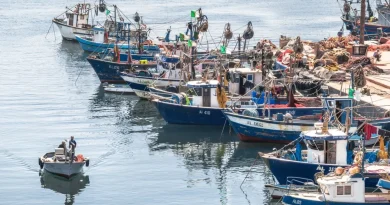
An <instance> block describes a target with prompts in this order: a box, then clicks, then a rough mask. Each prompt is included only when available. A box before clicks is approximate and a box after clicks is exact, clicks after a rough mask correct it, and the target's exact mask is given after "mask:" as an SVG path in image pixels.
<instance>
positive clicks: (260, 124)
mask: <svg viewBox="0 0 390 205" xmlns="http://www.w3.org/2000/svg"><path fill="white" fill-rule="evenodd" d="M246 124H247V125H253V126H257V127H263V123H261V122H252V121H247V122H246Z"/></svg>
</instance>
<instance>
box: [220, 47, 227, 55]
mask: <svg viewBox="0 0 390 205" xmlns="http://www.w3.org/2000/svg"><path fill="white" fill-rule="evenodd" d="M221 54H226V47H225V46H221Z"/></svg>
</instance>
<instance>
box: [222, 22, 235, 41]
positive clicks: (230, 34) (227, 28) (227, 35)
mask: <svg viewBox="0 0 390 205" xmlns="http://www.w3.org/2000/svg"><path fill="white" fill-rule="evenodd" d="M223 35H224V36H225V39H227V40H230V39H232V37H233V32H232V31H231V30H230V23H227V24H226V25H225V31H224V32H223Z"/></svg>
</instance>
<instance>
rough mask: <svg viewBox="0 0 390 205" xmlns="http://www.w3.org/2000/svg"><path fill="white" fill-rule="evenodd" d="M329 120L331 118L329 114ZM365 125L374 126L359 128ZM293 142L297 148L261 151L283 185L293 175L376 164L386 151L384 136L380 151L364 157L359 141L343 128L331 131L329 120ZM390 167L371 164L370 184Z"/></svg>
mask: <svg viewBox="0 0 390 205" xmlns="http://www.w3.org/2000/svg"><path fill="white" fill-rule="evenodd" d="M325 119H329V118H328V115H327V114H326V116H325ZM371 123H372V122H371ZM377 123H379V122H377ZM365 126H367V127H369V126H372V125H371V124H364V125H362V126H360V127H359V130H360V129H365V130H368V128H365ZM344 129H345V128H344ZM369 132H370V131H369ZM363 140H365V139H363ZM302 141H303V142H304V143H305V145H306V147H307V150H302V148H301V144H300V142H302ZM293 144H295V147H296V148H295V149H292V148H290V149H286V150H284V149H281V150H277V151H274V152H271V153H269V154H264V153H259V155H260V157H261V158H262V159H263V161H264V163H265V164H266V165H267V167H268V168H269V169H270V170H271V172H272V174H273V175H274V176H275V178H276V180H277V181H278V182H279V184H282V185H284V184H287V181H286V179H287V178H288V177H289V176H294V177H299V178H306V179H312V180H314V178H313V177H314V174H315V173H317V172H323V173H325V174H328V173H329V172H333V171H334V170H335V169H336V167H343V168H345V167H349V166H351V164H353V163H357V162H359V161H362V160H368V161H369V162H370V163H373V162H375V161H376V158H377V155H378V156H381V158H383V156H382V155H379V154H378V153H382V152H384V141H383V138H382V140H381V141H380V144H381V148H380V150H379V151H378V150H371V151H370V152H368V153H366V154H365V155H364V156H363V154H362V153H361V152H358V151H356V150H355V146H356V145H355V142H354V141H351V140H350V136H349V134H346V133H345V132H344V131H341V130H339V129H329V130H328V128H327V121H325V122H324V124H318V123H317V125H316V128H315V129H313V130H310V131H304V132H302V133H301V137H300V138H298V139H297V140H296V141H294V142H293ZM363 144H364V142H363ZM290 145H291V144H290ZM286 147H287V146H286ZM353 155H354V156H355V157H353ZM389 168H390V166H388V165H383V166H382V165H374V164H373V165H367V166H366V167H365V170H366V171H365V173H364V175H365V177H368V179H367V180H366V185H367V186H368V187H375V185H376V183H377V182H378V177H379V174H381V173H386V172H387V171H388V170H389ZM302 170H305V171H302Z"/></svg>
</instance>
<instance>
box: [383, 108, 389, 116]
mask: <svg viewBox="0 0 390 205" xmlns="http://www.w3.org/2000/svg"><path fill="white" fill-rule="evenodd" d="M383 117H385V118H386V117H390V110H388V111H386V112H385V114H384V115H383Z"/></svg>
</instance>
